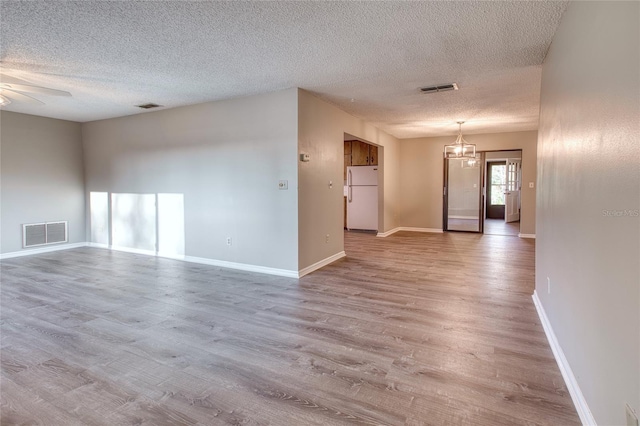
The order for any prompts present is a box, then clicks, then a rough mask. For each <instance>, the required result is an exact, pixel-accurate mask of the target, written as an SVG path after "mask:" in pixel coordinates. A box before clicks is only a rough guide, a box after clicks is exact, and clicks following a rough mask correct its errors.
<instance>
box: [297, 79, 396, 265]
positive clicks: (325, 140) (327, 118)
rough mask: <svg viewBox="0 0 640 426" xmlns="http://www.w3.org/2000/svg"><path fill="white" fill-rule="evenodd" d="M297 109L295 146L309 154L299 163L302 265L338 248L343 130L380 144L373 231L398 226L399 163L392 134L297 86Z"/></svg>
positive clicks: (341, 242)
mask: <svg viewBox="0 0 640 426" xmlns="http://www.w3.org/2000/svg"><path fill="white" fill-rule="evenodd" d="M298 111H299V151H300V153H307V154H309V155H310V156H311V161H309V162H307V163H299V182H300V187H299V204H298V208H299V246H300V269H304V268H306V267H309V266H311V265H313V264H314V263H316V262H320V261H322V260H324V259H326V258H328V257H330V256H333V255H336V254H339V253H340V252H342V251H344V233H343V226H344V221H343V182H344V179H343V176H344V175H343V167H344V134H345V133H348V134H350V135H353V136H355V137H357V138H359V139H362V140H364V141H367V142H369V143H373V144H374V145H378V146H379V147H380V148H379V150H378V153H379V158H380V160H379V166H380V175H379V177H378V179H379V184H380V188H379V215H378V217H379V218H380V225H379V228H380V229H379V232H384V231H387V230H390V229H393V228H395V227H397V226H399V224H398V217H399V214H398V201H399V185H400V183H399V182H400V180H399V168H400V167H399V148H398V140H397V139H396V138H394V137H393V136H391V135H389V134H387V133H384V132H382V131H381V130H379V129H377V128H375V127H373V126H371V125H370V124H367V123H365V122H364V121H362V120H360V119H358V118H356V117H353V116H351V115H349V114H347V113H346V112H344V111H342V110H340V109H338V108H336V107H335V106H333V105H330V104H328V103H326V102H324V101H323V100H321V99H319V98H317V97H315V96H313V95H312V94H311V93H309V92H306V91H304V90H299V110H298ZM329 181H332V182H333V188H329ZM327 234H329V242H328V243H326V242H325V241H326V235H327ZM347 254H348V253H347Z"/></svg>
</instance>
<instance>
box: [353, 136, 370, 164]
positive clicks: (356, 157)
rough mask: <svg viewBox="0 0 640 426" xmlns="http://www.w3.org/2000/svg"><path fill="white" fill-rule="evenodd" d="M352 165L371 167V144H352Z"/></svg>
mask: <svg viewBox="0 0 640 426" xmlns="http://www.w3.org/2000/svg"><path fill="white" fill-rule="evenodd" d="M351 165H352V166H368V165H369V144H366V143H364V142H360V141H352V142H351Z"/></svg>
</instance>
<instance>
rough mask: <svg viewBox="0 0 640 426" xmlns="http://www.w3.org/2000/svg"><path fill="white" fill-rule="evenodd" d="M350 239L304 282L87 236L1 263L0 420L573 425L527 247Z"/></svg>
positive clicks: (416, 238)
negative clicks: (341, 255) (109, 244)
mask: <svg viewBox="0 0 640 426" xmlns="http://www.w3.org/2000/svg"><path fill="white" fill-rule="evenodd" d="M345 249H346V252H347V255H348V257H347V258H345V259H343V260H340V261H337V262H335V263H333V264H331V265H329V266H327V267H325V268H323V269H321V270H319V271H316V272H314V273H312V274H310V275H308V276H306V277H304V278H302V279H300V280H296V279H288V278H282V277H276V276H269V275H261V274H254V273H246V272H241V271H234V270H228V269H223V268H216V267H211V266H204V265H197V264H191V263H186V262H181V261H176V260H170V259H163V258H155V257H148V256H143V255H136V254H130V253H123V252H115V251H108V250H103V249H96V248H81V249H72V250H65V251H59V252H53V253H47V254H40V255H34V256H28V257H21V258H14V259H7V260H3V261H2V262H1V265H2V270H1V276H0V279H1V285H2V287H1V301H2V305H1V309H2V310H1V312H0V325H1V328H0V330H1V337H0V339H1V346H0V349H1V352H0V355H1V366H2V376H1V382H0V387H1V388H0V391H1V407H0V409H1V411H0V415H1V424H2V425H13V424H29V425H36V424H40V425H196V424H198V425H218V424H220V425H222V424H234V425H239V424H243V425H244V424H247V425H341V424H372V425H373V424H384V425H445V424H447V425H457V424H468V425H492V426H494V425H536V424H540V425H542V424H546V425H573V424H579V419H578V417H577V415H576V412H575V409H574V407H573V405H572V402H571V398H570V397H569V394H568V392H567V389H566V388H565V385H564V382H563V380H562V377H561V375H560V372H559V370H558V367H557V365H556V363H555V361H554V359H553V355H552V352H551V350H550V348H549V345H548V343H547V340H546V338H545V335H544V332H543V329H542V326H541V325H540V322H539V319H538V317H537V314H536V312H535V308H534V305H533V303H532V300H531V294H532V292H533V289H534V242H533V241H531V240H521V239H519V238H512V237H499V236H487V235H476V234H459V233H458V234H453V233H446V234H422V233H409V232H399V233H396V234H394V235H392V236H390V237H387V238H377V237H375V236H373V235H370V234H366V233H355V232H354V233H350V232H346V233H345Z"/></svg>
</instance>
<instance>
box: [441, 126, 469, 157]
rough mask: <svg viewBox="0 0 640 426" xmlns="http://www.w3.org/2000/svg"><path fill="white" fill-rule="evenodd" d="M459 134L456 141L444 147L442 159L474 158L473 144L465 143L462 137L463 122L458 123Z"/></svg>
mask: <svg viewBox="0 0 640 426" xmlns="http://www.w3.org/2000/svg"><path fill="white" fill-rule="evenodd" d="M457 123H458V126H459V133H458V137H457V139H456V141H455V142H454V143H453V144H451V145H445V146H444V158H473V159H475V158H476V146H475V144H471V143H467V141H465V140H464V138H463V137H462V125H463V124H464V121H458V122H457Z"/></svg>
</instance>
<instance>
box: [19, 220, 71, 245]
mask: <svg viewBox="0 0 640 426" xmlns="http://www.w3.org/2000/svg"><path fill="white" fill-rule="evenodd" d="M67 241H68V230H67V222H66V221H61V222H44V223H28V224H24V225H22V246H23V247H33V246H43V245H46V244H56V243H66V242H67Z"/></svg>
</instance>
